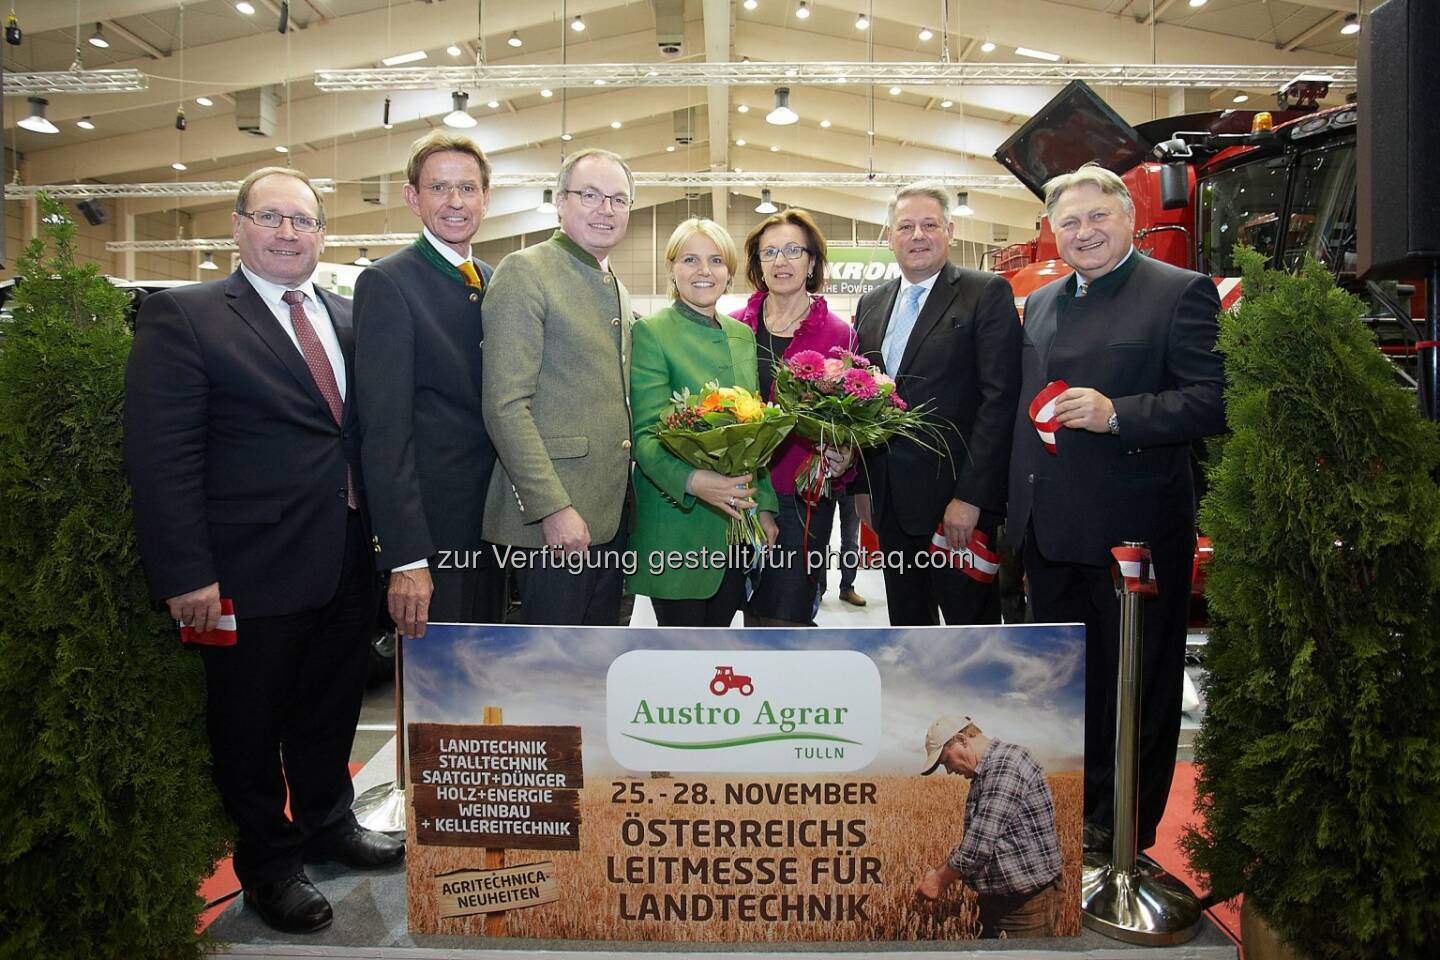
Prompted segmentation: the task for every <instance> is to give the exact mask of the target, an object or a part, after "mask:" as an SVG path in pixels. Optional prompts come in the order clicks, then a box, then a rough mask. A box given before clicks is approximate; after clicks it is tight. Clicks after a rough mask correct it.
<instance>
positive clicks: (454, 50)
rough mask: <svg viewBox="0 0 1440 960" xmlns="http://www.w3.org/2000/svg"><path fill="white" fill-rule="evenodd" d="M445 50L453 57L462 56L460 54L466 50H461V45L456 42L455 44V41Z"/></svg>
mask: <svg viewBox="0 0 1440 960" xmlns="http://www.w3.org/2000/svg"><path fill="white" fill-rule="evenodd" d="M445 52H446V53H448V54H450V56H452V57H458V56H460V54H462V53H464V52H465V51H464V50H461V49H460V47H459V46H457V45H456V44H453V43H452V44H450V46H448V47H446V48H445Z"/></svg>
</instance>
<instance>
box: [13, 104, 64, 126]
mask: <svg viewBox="0 0 1440 960" xmlns="http://www.w3.org/2000/svg"><path fill="white" fill-rule="evenodd" d="M25 102H26V103H28V104H30V116H28V117H26V118H25V119H24V120H21V121H20V122H19V123H18V124H17V126H20V127H23V128H24V129H26V130H29V131H30V132H31V133H59V132H60V128H59V127H57V126H55V124H53V123H51V122H50V118H48V117H46V116H45V108H46V107H48V106H49V105H50V101H49V100H46V99H45V98H44V97H30V98H28V99H27V100H26V101H25Z"/></svg>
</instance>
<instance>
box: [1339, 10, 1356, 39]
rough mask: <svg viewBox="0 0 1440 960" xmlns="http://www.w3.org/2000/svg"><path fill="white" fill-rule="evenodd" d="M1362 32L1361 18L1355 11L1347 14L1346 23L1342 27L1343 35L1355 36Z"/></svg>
mask: <svg viewBox="0 0 1440 960" xmlns="http://www.w3.org/2000/svg"><path fill="white" fill-rule="evenodd" d="M1359 32H1360V18H1359V17H1357V16H1355V14H1353V13H1347V14H1345V23H1344V25H1343V26H1341V28H1340V33H1341V34H1342V35H1343V36H1347V37H1353V36H1355V34H1357V33H1359Z"/></svg>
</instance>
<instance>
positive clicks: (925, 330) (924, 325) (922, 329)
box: [888, 262, 956, 377]
mask: <svg viewBox="0 0 1440 960" xmlns="http://www.w3.org/2000/svg"><path fill="white" fill-rule="evenodd" d="M954 280H955V267H954V266H953V265H951V264H950V263H949V262H947V263H946V264H945V266H943V267H941V268H940V275H939V276H937V277H936V278H935V285H934V286H932V287H931V288H930V295H929V296H928V297H926V298H925V306H924V308H923V309H921V311H920V316H918V317H916V318H915V327H914V328H913V329H912V330H911V331H910V339H909V340H908V341H906V343H905V353H904V354H903V355H902V356H901V358H900V369H899V370H890V371H888V372H889V374H890V375H891V376H892V377H897V376H899V375H900V374H901V373H904V372H906V371H907V370H909V369H910V367H911V365H912V364H914V362H915V355H916V354H918V353H919V352H920V346H921V344H923V343H924V342H925V338H926V337H928V336H930V331H931V330H934V329H935V324H937V323H939V322H940V318H941V317H943V316H945V315H946V314H947V313H949V312H950V304H952V303H954V302H955V295H956V294H955V283H954Z"/></svg>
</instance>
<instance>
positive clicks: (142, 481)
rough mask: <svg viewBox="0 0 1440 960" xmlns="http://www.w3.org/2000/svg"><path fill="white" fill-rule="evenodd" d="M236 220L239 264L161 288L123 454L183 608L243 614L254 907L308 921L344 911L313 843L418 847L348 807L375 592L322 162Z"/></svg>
mask: <svg viewBox="0 0 1440 960" xmlns="http://www.w3.org/2000/svg"><path fill="white" fill-rule="evenodd" d="M232 220H233V223H234V232H235V242H236V244H237V245H238V246H239V248H240V263H241V267H240V269H239V270H238V271H236V272H235V273H234V274H232V275H231V276H229V277H228V278H226V279H224V280H217V281H215V282H213V283H204V284H199V285H197V286H192V287H180V288H177V289H175V290H170V291H166V292H164V293H157V294H155V295H154V296H152V297H150V298H149V299H148V300H146V301H145V305H144V306H143V307H142V308H141V310H140V314H139V316H138V317H137V318H136V322H135V343H134V347H133V349H132V351H131V354H130V363H129V367H128V369H127V371H126V378H125V385H126V393H125V467H126V472H127V473H128V475H129V478H130V484H131V488H132V499H133V505H134V510H135V530H136V534H137V537H138V541H139V545H140V555H141V558H142V560H143V561H144V565H145V571H146V574H147V576H148V578H149V580H150V586H151V590H152V592H153V593H154V595H155V597H156V598H157V599H160V600H163V601H165V603H166V604H167V605H168V606H169V609H170V613H171V616H173V617H174V618H175V619H176V621H177V623H178V624H179V625H181V626H184V627H190V628H192V629H193V630H194V631H196V632H198V633H202V634H203V633H206V632H208V631H211V630H213V629H214V628H216V627H217V625H223V626H224V627H226V628H227V629H228V630H233V631H234V632H233V634H231V636H232V637H233V640H232V643H231V645H229V646H223V645H204V646H201V647H200V653H201V656H202V657H203V658H204V662H205V678H206V691H207V705H206V708H207V728H208V731H209V735H210V746H211V751H212V754H213V771H214V777H215V783H216V786H217V787H218V788H219V791H220V798H221V800H222V801H223V803H224V805H225V809H226V811H227V812H228V813H229V814H230V817H231V818H232V819H233V820H234V821H235V826H236V829H237V838H236V842H235V860H234V864H235V873H236V875H237V876H238V877H239V879H240V883H241V884H242V885H243V886H244V888H245V903H246V905H247V907H249V908H253V909H254V910H256V911H257V912H258V913H259V914H260V916H261V917H262V918H263V919H264V920H265V922H266V923H269V924H270V925H271V926H273V927H276V928H277V929H280V930H286V931H292V932H308V931H312V930H318V929H321V928H323V927H325V926H328V925H329V923H330V921H331V909H330V904H329V903H328V902H326V900H325V897H324V896H323V895H322V894H321V893H320V892H319V891H318V890H316V889H315V887H314V886H312V885H311V883H310V881H309V879H308V878H307V877H306V875H305V870H304V867H303V865H302V864H303V862H304V860H305V859H307V858H308V859H329V860H336V861H339V862H341V863H344V864H347V865H350V866H357V867H379V866H385V865H387V864H391V863H395V862H396V861H398V860H399V859H400V858H401V857H403V855H404V849H405V848H404V845H403V844H402V843H401V842H400V841H397V840H393V839H391V838H389V837H387V836H385V835H383V834H378V833H373V832H371V831H368V830H363V829H362V828H361V827H360V826H359V824H358V823H356V821H355V817H354V815H353V814H351V812H350V804H351V801H352V800H353V799H354V793H353V791H352V789H351V786H350V775H349V769H348V767H347V763H348V760H349V756H350V746H351V742H352V741H353V739H354V735H355V723H356V721H357V719H358V718H359V715H360V700H361V696H362V693H363V688H364V681H365V670H366V665H367V658H366V653H367V643H368V638H369V632H370V628H371V624H372V622H373V618H374V612H375V600H376V598H375V592H374V582H375V580H374V567H373V562H372V560H371V550H370V538H369V535H368V532H367V529H366V521H365V516H364V513H363V503H364V501H363V495H364V488H363V487H362V485H361V471H360V449H359V443H358V441H357V438H356V430H355V412H354V405H353V404H348V403H346V402H345V397H346V395H347V394H348V393H349V392H350V388H351V387H352V386H353V382H354V371H353V369H351V359H352V354H353V348H352V338H351V330H350V304H349V302H348V301H346V300H343V299H341V298H339V297H336V296H332V295H330V294H328V293H326V292H324V291H322V290H319V289H317V288H316V287H315V286H314V285H313V284H312V283H311V282H310V275H311V274H312V273H313V272H314V269H315V264H316V262H317V260H318V259H319V256H320V251H321V250H322V249H323V248H324V244H325V236H324V229H325V220H324V210H323V207H322V206H321V203H320V197H319V195H318V194H317V193H316V192H315V191H314V189H313V188H312V187H311V185H310V181H309V180H308V179H307V178H306V177H305V176H304V175H303V174H301V173H298V172H296V171H292V170H287V169H285V168H282V167H267V168H264V169H261V170H257V171H255V173H253V174H251V175H250V176H249V177H248V178H246V180H245V181H244V183H243V184H242V185H241V187H240V192H239V195H238V197H237V198H236V202H235V213H234V215H233V217H232ZM222 598H225V599H226V600H230V601H232V602H233V605H234V611H233V618H232V617H230V616H227V617H225V619H224V622H223V623H222V616H221V599H222ZM232 619H233V624H232V623H231V622H230V621H231V620H232ZM207 639H211V640H215V639H218V638H217V637H213V636H212V637H211V638H207ZM287 786H288V788H289V801H290V816H289V817H286V815H285V802H286V788H287Z"/></svg>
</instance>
